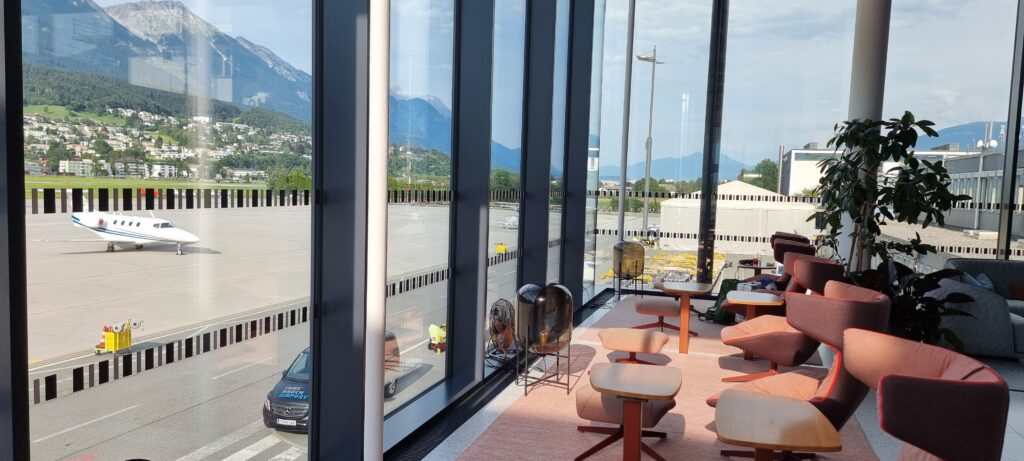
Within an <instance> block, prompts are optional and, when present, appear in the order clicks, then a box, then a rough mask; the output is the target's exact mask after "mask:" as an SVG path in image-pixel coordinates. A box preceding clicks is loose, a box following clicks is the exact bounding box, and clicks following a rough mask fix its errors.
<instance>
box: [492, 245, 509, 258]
mask: <svg viewBox="0 0 1024 461" xmlns="http://www.w3.org/2000/svg"><path fill="white" fill-rule="evenodd" d="M494 252H495V253H498V254H500V255H502V254H505V253H508V245H505V244H504V243H503V242H497V243H495V244H494Z"/></svg>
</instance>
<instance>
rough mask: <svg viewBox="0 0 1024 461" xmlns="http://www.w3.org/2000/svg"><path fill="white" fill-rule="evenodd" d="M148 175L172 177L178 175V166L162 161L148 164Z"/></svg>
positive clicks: (152, 176)
mask: <svg viewBox="0 0 1024 461" xmlns="http://www.w3.org/2000/svg"><path fill="white" fill-rule="evenodd" d="M149 176H150V177H151V178H174V177H177V176H178V167H176V166H174V165H166V164H163V163H157V164H155V165H150V167H149Z"/></svg>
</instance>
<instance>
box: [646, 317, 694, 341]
mask: <svg viewBox="0 0 1024 461" xmlns="http://www.w3.org/2000/svg"><path fill="white" fill-rule="evenodd" d="M632 328H634V329H637V330H646V329H648V328H658V329H660V330H661V331H665V329H666V328H668V329H669V330H675V331H679V327H677V326H675V325H673V324H671V323H668V322H666V321H665V317H664V316H662V315H659V316H658V321H657V322H653V323H645V324H643V325H637V326H635V327H632ZM688 333H689V334H690V336H698V335H697V332H696V331H693V330H690V331H688Z"/></svg>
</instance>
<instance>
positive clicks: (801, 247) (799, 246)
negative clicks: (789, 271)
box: [772, 239, 817, 263]
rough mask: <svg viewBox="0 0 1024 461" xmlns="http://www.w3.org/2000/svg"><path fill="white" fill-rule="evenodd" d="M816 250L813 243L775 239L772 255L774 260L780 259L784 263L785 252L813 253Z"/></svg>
mask: <svg viewBox="0 0 1024 461" xmlns="http://www.w3.org/2000/svg"><path fill="white" fill-rule="evenodd" d="M816 252H817V249H816V248H815V247H814V245H810V244H807V243H801V242H794V241H792V240H781V239H780V240H776V241H775V245H773V246H772V256H774V257H775V261H782V262H783V263H785V259H786V253H801V254H805V255H813V254H814V253H816Z"/></svg>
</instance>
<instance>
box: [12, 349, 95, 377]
mask: <svg viewBox="0 0 1024 461" xmlns="http://www.w3.org/2000/svg"><path fill="white" fill-rule="evenodd" d="M94 355H96V353H95V352H94V353H92V354H84V355H80V356H78V357H72V358H70V359H66V360H61V361H60V362H54V363H47V364H46V365H40V366H38V367H36V368H35V369H31V368H30V369H29V373H30V374H35V373H40V371H39V370H41V369H44V368H50V367H52V366H54V365H60V364H62V363H68V362H71V361H73V360H81V359H84V358H86V357H92V356H94ZM70 368H77V367H70Z"/></svg>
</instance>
